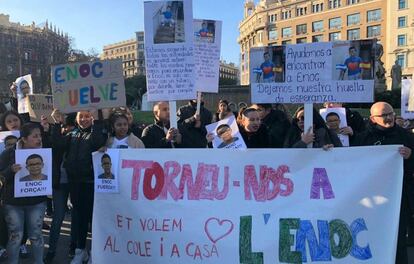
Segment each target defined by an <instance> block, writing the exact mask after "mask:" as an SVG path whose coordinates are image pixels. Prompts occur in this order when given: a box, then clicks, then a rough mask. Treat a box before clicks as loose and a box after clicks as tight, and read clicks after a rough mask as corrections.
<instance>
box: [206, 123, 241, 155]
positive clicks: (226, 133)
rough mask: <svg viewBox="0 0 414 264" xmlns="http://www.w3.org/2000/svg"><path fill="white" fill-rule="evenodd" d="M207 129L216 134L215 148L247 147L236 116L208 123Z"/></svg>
mask: <svg viewBox="0 0 414 264" xmlns="http://www.w3.org/2000/svg"><path fill="white" fill-rule="evenodd" d="M206 130H207V132H208V133H211V134H213V135H214V139H213V142H212V143H213V147H214V148H219V149H220V148H222V149H247V147H246V144H245V143H244V140H243V137H242V135H241V134H240V132H239V127H238V126H237V123H236V118H235V117H234V116H231V117H229V118H225V119H223V120H220V121H219V122H216V123H212V124H210V125H207V126H206Z"/></svg>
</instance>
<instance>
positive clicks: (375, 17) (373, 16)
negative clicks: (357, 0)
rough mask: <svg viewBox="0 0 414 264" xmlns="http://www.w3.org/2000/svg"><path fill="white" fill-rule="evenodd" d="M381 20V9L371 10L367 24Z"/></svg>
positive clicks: (368, 13)
mask: <svg viewBox="0 0 414 264" xmlns="http://www.w3.org/2000/svg"><path fill="white" fill-rule="evenodd" d="M380 20H381V9H375V10H370V11H368V12H367V22H374V21H380Z"/></svg>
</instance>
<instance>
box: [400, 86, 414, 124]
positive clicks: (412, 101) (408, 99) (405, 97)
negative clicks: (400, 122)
mask: <svg viewBox="0 0 414 264" xmlns="http://www.w3.org/2000/svg"><path fill="white" fill-rule="evenodd" d="M401 117H402V118H404V119H414V82H413V80H410V79H404V80H402V81H401Z"/></svg>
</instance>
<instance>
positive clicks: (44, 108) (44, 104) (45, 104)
mask: <svg viewBox="0 0 414 264" xmlns="http://www.w3.org/2000/svg"><path fill="white" fill-rule="evenodd" d="M26 105H27V107H28V109H29V115H30V121H33V122H40V121H41V117H42V115H43V116H45V117H47V120H48V122H49V123H52V122H53V119H52V117H51V116H50V115H51V114H52V112H53V97H52V96H51V95H47V94H30V95H28V96H26Z"/></svg>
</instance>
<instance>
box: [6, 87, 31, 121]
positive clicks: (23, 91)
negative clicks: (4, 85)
mask: <svg viewBox="0 0 414 264" xmlns="http://www.w3.org/2000/svg"><path fill="white" fill-rule="evenodd" d="M22 83H23V87H22V85H21V84H22ZM22 83H21V84H20V92H21V95H18V93H17V92H18V91H17V89H18V87H17V84H16V83H12V84H11V85H10V91H11V92H12V95H11V97H10V105H11V107H12V109H13V110H14V111H16V112H17V111H18V109H19V107H18V104H19V100H18V99H17V98H18V97H19V96H23V95H24V96H26V95H27V94H28V93H29V92H30V86H29V84H28V83H27V81H25V80H24V81H22ZM25 84H27V87H28V88H29V91H27V87H26V85H25ZM22 88H23V89H22ZM20 101H21V100H20ZM19 115H20V117H21V118H22V120H23V121H24V122H25V123H26V122H29V121H30V115H29V113H20V114H19Z"/></svg>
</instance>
